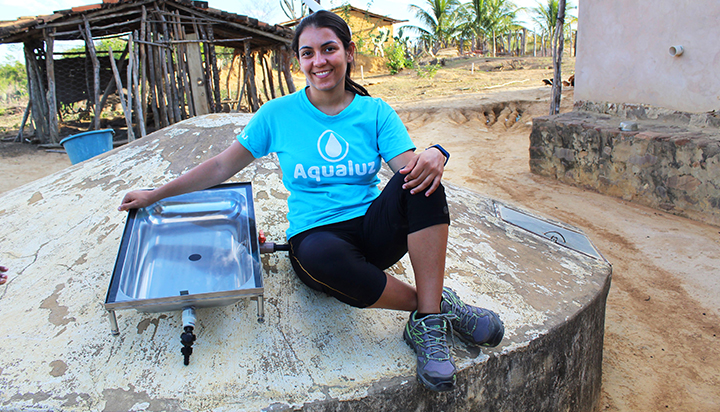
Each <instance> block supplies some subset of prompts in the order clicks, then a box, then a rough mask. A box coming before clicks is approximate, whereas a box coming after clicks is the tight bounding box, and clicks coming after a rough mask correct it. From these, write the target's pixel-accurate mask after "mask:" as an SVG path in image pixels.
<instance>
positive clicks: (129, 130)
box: [108, 46, 135, 141]
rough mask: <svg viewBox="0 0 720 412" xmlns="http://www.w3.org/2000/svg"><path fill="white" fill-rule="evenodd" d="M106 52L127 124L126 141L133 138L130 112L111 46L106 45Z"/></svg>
mask: <svg viewBox="0 0 720 412" xmlns="http://www.w3.org/2000/svg"><path fill="white" fill-rule="evenodd" d="M108 53H109V54H110V67H111V68H112V71H113V75H114V76H115V84H116V85H117V91H118V96H120V105H121V106H122V109H123V114H125V124H126V125H127V135H128V141H133V140H135V133H134V132H133V126H132V112H131V111H130V109H129V108H128V107H127V104H126V103H125V96H124V93H123V91H122V80H120V72H119V71H118V68H117V65H116V64H115V57H113V52H112V47H109V46H108Z"/></svg>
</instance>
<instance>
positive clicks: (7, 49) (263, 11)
mask: <svg viewBox="0 0 720 412" xmlns="http://www.w3.org/2000/svg"><path fill="white" fill-rule="evenodd" d="M101 1H102V0H24V1H17V0H0V7H1V8H2V10H3V12H2V14H0V20H15V19H17V18H18V17H22V16H37V15H42V14H52V13H53V12H54V11H56V10H65V9H70V8H72V7H77V6H84V5H87V4H96V3H100V2H101ZM461 1H462V0H461ZM537 1H538V0H514V3H515V4H516V5H517V6H518V7H528V8H532V7H535V6H537ZM296 2H297V0H296ZM345 2H346V1H345V0H322V1H321V2H320V3H321V4H322V5H323V6H324V7H327V8H332V7H337V6H340V5H342V4H344V3H345ZM463 2H464V1H463ZM208 3H209V5H210V7H212V8H215V9H220V10H224V11H227V12H230V13H236V14H243V15H249V16H252V17H256V18H257V19H259V20H261V21H264V22H267V23H273V24H275V23H280V22H283V21H287V20H288V18H287V17H286V16H285V15H284V14H283V12H282V10H281V9H280V0H208ZM574 3H576V4H577V1H575V2H574ZM350 4H351V5H353V6H355V7H357V8H361V9H366V10H369V11H371V12H373V13H377V14H382V15H386V16H389V17H392V18H394V19H398V20H409V22H408V23H403V24H411V25H419V24H418V22H417V21H414V19H413V15H412V13H411V12H409V11H408V6H409V5H410V4H415V5H418V6H420V7H422V8H424V9H425V8H426V7H425V4H426V0H350ZM518 18H519V20H521V21H524V22H528V24H529V21H530V20H531V19H530V18H529V17H528V16H527V14H526V13H522V12H521V13H519V16H518ZM56 47H57V48H58V50H59V49H60V48H61V47H62V45H61V44H56ZM12 60H19V61H21V62H24V59H23V57H22V44H20V43H16V44H10V45H8V44H0V64H5V63H8V62H10V61H12Z"/></svg>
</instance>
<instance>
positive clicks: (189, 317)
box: [182, 306, 197, 329]
mask: <svg viewBox="0 0 720 412" xmlns="http://www.w3.org/2000/svg"><path fill="white" fill-rule="evenodd" d="M196 321H197V315H196V314H195V308H194V307H192V306H190V307H188V308H185V309H183V311H182V323H183V329H185V328H186V327H188V326H189V327H191V328H193V329H194V328H195V322H196Z"/></svg>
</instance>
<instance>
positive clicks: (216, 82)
mask: <svg viewBox="0 0 720 412" xmlns="http://www.w3.org/2000/svg"><path fill="white" fill-rule="evenodd" d="M207 33H208V40H210V43H205V47H207V48H208V50H209V52H210V70H211V71H212V76H213V96H214V97H215V113H219V112H221V111H222V97H221V95H220V71H219V70H218V66H217V55H216V54H215V46H214V45H213V44H212V41H213V40H214V39H215V35H214V33H213V27H212V24H208V26H207Z"/></svg>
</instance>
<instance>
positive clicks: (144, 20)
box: [139, 6, 148, 136]
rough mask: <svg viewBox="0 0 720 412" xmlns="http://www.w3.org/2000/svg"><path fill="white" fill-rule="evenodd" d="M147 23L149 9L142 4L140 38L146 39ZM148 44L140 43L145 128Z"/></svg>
mask: <svg viewBox="0 0 720 412" xmlns="http://www.w3.org/2000/svg"><path fill="white" fill-rule="evenodd" d="M146 24H147V9H145V6H142V14H141V16H140V40H143V41H145V40H146V36H145V34H146V31H145V28H146V27H147V26H146ZM147 47H148V46H147V45H145V44H142V43H140V58H139V63H140V64H141V70H142V72H141V73H142V75H141V78H140V85H141V88H142V91H141V92H140V99H141V100H140V101H141V102H142V106H143V116H142V119H141V120H140V121H141V122H142V125H143V129H144V128H145V126H146V125H147V110H144V109H146V108H147V104H148V87H147V54H146V53H145V49H146V48H147ZM143 136H145V133H143Z"/></svg>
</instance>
